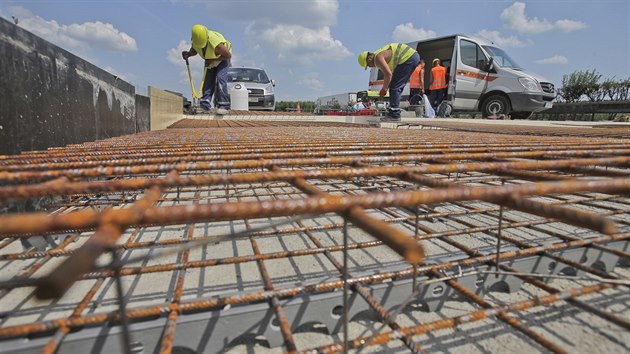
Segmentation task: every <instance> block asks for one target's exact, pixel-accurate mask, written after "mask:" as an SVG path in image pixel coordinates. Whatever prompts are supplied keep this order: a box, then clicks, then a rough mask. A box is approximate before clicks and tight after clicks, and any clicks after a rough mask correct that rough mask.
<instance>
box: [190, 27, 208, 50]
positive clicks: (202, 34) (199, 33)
mask: <svg viewBox="0 0 630 354" xmlns="http://www.w3.org/2000/svg"><path fill="white" fill-rule="evenodd" d="M207 42H208V29H207V28H206V26H203V25H194V26H193V28H192V44H193V47H197V48H203V47H205V46H206V43H207Z"/></svg>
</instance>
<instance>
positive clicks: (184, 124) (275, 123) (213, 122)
mask: <svg viewBox="0 0 630 354" xmlns="http://www.w3.org/2000/svg"><path fill="white" fill-rule="evenodd" d="M237 112H238V111H237ZM248 113H249V115H255V116H257V118H258V119H256V120H234V119H232V120H230V119H182V120H180V121H177V122H175V123H173V124H171V125H170V126H169V128H243V127H246V128H251V127H346V128H349V127H355V128H361V127H363V128H364V127H365V125H364V124H358V123H346V122H320V121H316V120H310V121H309V120H302V121H296V120H286V119H285V120H259V119H260V117H259V114H258V113H259V112H248ZM290 117H291V118H293V116H290ZM273 118H276V119H277V118H278V117H277V116H276V115H274V116H273ZM310 118H311V119H314V118H313V117H310ZM293 119H294V118H293ZM304 119H308V118H306V117H305V118H304Z"/></svg>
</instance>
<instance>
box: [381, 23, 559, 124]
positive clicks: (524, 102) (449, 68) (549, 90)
mask: <svg viewBox="0 0 630 354" xmlns="http://www.w3.org/2000/svg"><path fill="white" fill-rule="evenodd" d="M407 45H409V46H411V47H412V48H415V49H416V50H417V51H418V53H419V54H420V57H421V58H422V59H424V60H425V62H426V69H425V78H424V82H425V90H426V91H428V89H429V86H430V84H431V62H432V61H433V59H435V58H438V59H440V61H441V62H442V66H444V67H446V74H447V93H446V99H445V101H446V102H447V105H448V106H450V107H447V108H448V109H449V110H450V109H452V110H455V111H476V112H478V111H481V113H482V115H483V116H484V117H488V116H493V115H499V114H505V115H508V114H510V115H511V116H512V118H513V119H526V118H528V117H529V116H530V115H531V114H532V113H533V112H539V111H542V110H545V109H549V108H551V107H552V105H553V103H552V101H553V100H554V98H555V97H556V91H555V88H554V85H553V83H551V82H550V81H549V80H547V79H545V78H543V77H541V76H540V75H537V74H534V73H532V72H529V71H527V70H525V69H524V68H522V67H521V66H519V65H518V64H517V63H516V62H515V61H514V60H513V59H512V58H511V57H510V56H509V55H508V54H507V53H506V52H505V51H504V50H503V49H501V48H499V47H497V46H496V45H494V44H493V43H491V42H488V41H486V40H484V39H479V38H475V37H473V36H468V35H463V34H456V35H451V36H446V37H440V38H434V39H430V40H423V41H415V42H410V43H407ZM382 86H383V73H382V72H381V71H380V70H378V68H372V69H371V71H370V80H369V89H370V90H374V91H379V90H380V89H381V87H382ZM408 98H409V85H408V84H407V86H406V87H405V89H404V91H403V100H404V99H407V100H408ZM401 107H403V108H405V105H404V104H403V102H401ZM440 113H441V112H438V114H440Z"/></svg>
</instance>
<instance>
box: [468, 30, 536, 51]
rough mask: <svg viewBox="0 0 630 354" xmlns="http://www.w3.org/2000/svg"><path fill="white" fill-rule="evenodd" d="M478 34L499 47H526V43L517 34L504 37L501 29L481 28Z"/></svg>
mask: <svg viewBox="0 0 630 354" xmlns="http://www.w3.org/2000/svg"><path fill="white" fill-rule="evenodd" d="M476 36H478V37H481V38H484V39H486V40H488V41H491V42H492V43H494V44H496V45H497V46H499V47H504V48H507V47H524V46H525V45H526V44H525V43H524V42H523V41H521V40H520V39H518V37H516V36H509V37H503V36H501V33H500V32H499V31H489V30H485V29H484V30H481V31H479V32H477V33H476Z"/></svg>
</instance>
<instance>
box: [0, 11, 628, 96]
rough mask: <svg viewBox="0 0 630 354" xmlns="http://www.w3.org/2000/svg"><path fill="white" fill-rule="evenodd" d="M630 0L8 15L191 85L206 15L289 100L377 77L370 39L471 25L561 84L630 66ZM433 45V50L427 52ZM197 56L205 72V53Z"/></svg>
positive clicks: (71, 44) (175, 85)
mask: <svg viewBox="0 0 630 354" xmlns="http://www.w3.org/2000/svg"><path fill="white" fill-rule="evenodd" d="M629 3H630V1H629V0H608V1H607V0H603V1H592V0H590V1H568V0H537V1H469V0H459V1H449V0H441V1H420V0H409V1H405V0H388V1H383V0H380V1H373V0H366V1H359V0H272V1H263V0H213V1H187V0H171V1H149V0H145V1H133V0H129V1H117V0H95V1H89V0H72V1H69V0H68V1H64V0H58V1H43V0H40V1H6V0H0V16H2V17H4V18H6V19H11V18H12V16H15V17H16V18H17V19H18V25H19V26H21V27H23V28H25V29H27V30H29V31H31V32H34V33H36V34H38V35H40V36H42V37H44V38H46V39H47V40H49V41H51V42H53V43H55V44H57V45H59V46H61V47H63V48H65V49H67V50H69V51H71V52H72V53H74V54H77V55H79V56H81V57H83V58H85V59H87V60H89V61H91V62H92V63H94V64H96V65H98V66H100V67H102V68H105V69H106V70H108V71H110V72H112V73H114V74H117V75H119V76H120V77H122V78H123V79H125V80H126V81H128V82H130V83H132V84H134V85H135V86H136V87H137V89H136V90H137V92H139V93H146V86H148V85H151V86H156V87H159V88H163V89H168V90H172V91H178V92H181V93H183V94H184V95H185V96H187V97H190V86H189V83H188V76H187V74H186V71H185V70H186V68H185V65H184V63H183V61H182V60H181V56H180V53H181V50H183V49H187V48H188V47H189V42H190V28H191V27H192V26H193V25H194V24H196V23H201V24H204V25H206V26H208V27H209V28H210V29H213V30H216V31H219V32H221V33H223V34H224V35H225V37H226V38H228V40H230V41H231V42H232V44H233V52H234V61H233V64H234V65H236V66H239V65H247V66H257V67H262V68H265V69H266V70H267V72H268V74H269V76H270V77H271V78H273V79H275V80H276V82H277V86H276V89H277V93H276V94H277V99H278V100H314V99H316V98H317V97H319V96H324V95H328V94H336V93H342V92H356V91H359V90H363V89H365V88H366V87H367V82H368V72H366V71H363V70H362V69H361V68H360V67H359V66H358V64H357V61H356V56H357V55H358V53H359V52H361V51H363V50H375V49H377V48H380V47H381V46H382V45H384V44H386V43H389V42H392V41H403V42H407V41H411V40H417V39H423V38H431V37H439V36H445V35H449V34H453V33H466V34H472V35H477V36H483V37H486V38H488V39H491V40H493V41H494V42H495V43H496V44H498V45H499V46H501V47H503V48H504V49H505V50H506V51H507V52H508V53H509V54H510V55H511V56H512V57H513V58H514V59H515V60H516V61H517V62H518V63H519V64H520V65H521V66H523V67H525V68H526V69H528V70H530V71H533V72H535V73H538V74H541V75H543V76H545V77H547V78H548V79H550V80H551V81H552V82H554V83H555V84H556V85H557V86H558V85H560V83H561V81H562V76H563V75H564V74H567V73H571V72H573V71H575V70H590V69H596V70H597V71H599V72H600V73H601V74H603V76H604V77H605V78H609V77H616V78H628V77H630V55H629V52H630V48H629V45H630V44H629V42H630V38H629V33H630V23H629V17H630V6H629ZM420 55H422V53H420ZM192 64H193V76H194V79H195V81H196V83H197V84H199V82H200V79H201V74H202V69H201V64H200V61H195V62H193V63H192Z"/></svg>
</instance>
